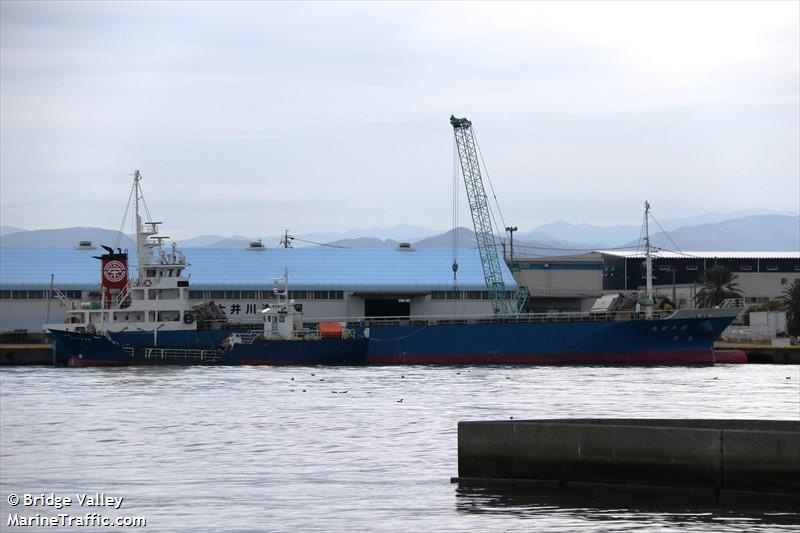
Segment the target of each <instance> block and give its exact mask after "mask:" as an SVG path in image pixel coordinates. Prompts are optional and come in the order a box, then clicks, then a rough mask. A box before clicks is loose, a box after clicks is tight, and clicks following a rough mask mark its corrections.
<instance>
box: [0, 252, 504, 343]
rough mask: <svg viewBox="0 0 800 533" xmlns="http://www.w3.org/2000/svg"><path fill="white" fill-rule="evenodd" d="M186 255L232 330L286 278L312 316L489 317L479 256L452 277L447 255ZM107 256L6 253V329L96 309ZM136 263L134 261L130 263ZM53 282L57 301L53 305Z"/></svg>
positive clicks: (2, 276)
mask: <svg viewBox="0 0 800 533" xmlns="http://www.w3.org/2000/svg"><path fill="white" fill-rule="evenodd" d="M184 252H185V254H186V258H187V261H188V263H189V267H188V268H187V269H186V271H185V275H187V276H188V277H189V288H190V292H189V297H190V299H191V300H192V301H196V302H197V303H200V302H202V301H208V300H213V301H215V302H216V303H218V304H220V306H221V307H222V309H223V310H224V311H225V313H226V314H227V316H228V318H229V319H230V320H231V321H235V322H251V321H252V322H256V321H258V320H259V314H258V313H259V311H260V310H261V309H263V308H264V307H266V304H267V303H268V302H270V301H273V300H274V295H273V288H274V281H273V280H275V279H277V278H281V277H282V276H283V274H284V271H288V275H289V290H290V297H291V298H293V299H294V300H295V301H296V303H299V304H302V305H303V311H304V313H305V315H306V317H308V318H344V317H363V316H410V317H420V316H441V315H485V314H491V312H492V306H491V302H490V300H489V296H488V293H487V292H486V287H485V283H484V280H483V269H482V266H481V261H480V256H479V254H478V251H477V250H464V251H462V252H461V253H460V254H459V257H458V263H459V268H458V272H457V277H455V279H454V276H453V270H452V263H453V255H452V252H451V251H450V250H415V249H414V248H412V247H409V246H401V247H398V248H397V249H394V250H384V249H381V250H359V249H319V248H296V249H295V248H288V249H287V248H278V249H265V248H263V247H260V248H259V247H256V248H249V249H231V248H225V249H223V248H194V249H186V250H184ZM101 253H102V250H100V251H98V250H97V249H95V247H93V246H86V245H84V246H79V247H76V248H34V247H29V248H9V247H5V248H2V249H0V331H13V330H18V329H27V330H29V331H39V330H40V329H41V325H42V324H43V323H45V321H46V320H48V317H49V321H50V322H59V321H61V320H63V318H64V314H65V312H66V310H67V309H68V307H69V305H71V302H78V301H80V302H89V301H99V299H100V261H98V260H97V259H95V258H94V257H95V256H99V255H100V254H101ZM134 256H135V254H130V256H129V260H130V261H131V262H132V263H134V262H135V257H134ZM502 268H503V278H504V280H505V283H506V287H507V289H508V291H509V293H510V294H509V296H510V297H513V296H514V294H513V293H514V292H515V291H516V290H517V284H516V282H515V280H514V278H513V277H512V275H511V272H510V271H509V270H508V268H507V267H506V266H505V264H503V265H502ZM134 269H135V264H132V265H131V270H132V271H133V270H134ZM51 275H52V280H53V287H54V289H55V290H54V293H55V296H56V297H54V298H51V299H48V298H47V296H48V293H49V288H50V283H51ZM281 288H282V285H281ZM59 295H60V296H63V297H64V298H65V299H67V300H70V301H71V302H70V303H65V302H64V301H62V300H61V299H60V298H59V297H58V296H59Z"/></svg>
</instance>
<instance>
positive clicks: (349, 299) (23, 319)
mask: <svg viewBox="0 0 800 533" xmlns="http://www.w3.org/2000/svg"><path fill="white" fill-rule="evenodd" d="M342 292H343V294H342V299H341V300H338V299H336V300H316V299H296V300H295V302H296V303H298V304H302V305H303V315H304V317H305V318H306V319H309V320H314V319H325V318H360V317H363V316H364V301H365V296H364V295H361V294H354V293H352V292H347V291H342ZM87 295H88V291H87V292H84V298H83V301H88V299H87V298H86V296H87ZM260 296H261V295H259V297H258V298H255V299H242V298H236V299H228V298H224V297H223V298H219V299H215V300H214V302H215V303H217V304H218V305H220V306H221V307H222V310H223V311H224V312H225V314H226V315H227V316H228V319H229V320H231V321H232V322H241V323H253V324H260V323H261V314H260V311H261V310H262V309H264V307H265V306H266V305H267V303H269V302H270V301H274V299H272V298H262V297H260ZM379 296H380V297H385V298H393V297H395V298H408V299H410V308H411V315H412V316H442V315H446V316H451V315H453V314H456V315H487V314H491V313H492V305H491V303H490V302H489V301H488V300H470V299H459V300H454V299H433V298H432V297H431V295H430V294H413V295H409V294H388V293H387V294H383V295H379ZM189 301H190V303H191V304H199V303H202V302H203V301H204V300H201V299H197V298H193V299H190V300H189ZM76 302H77V300H76ZM68 309H69V308H68V306H66V305H64V304H62V303H61V302H60V301H59V300H52V301H51V303H50V322H51V323H59V322H63V321H64V318H65V316H66V312H67V310H68ZM46 314H47V302H46V300H44V299H35V300H12V299H7V300H2V301H0V331H14V330H16V329H25V330H28V331H31V332H33V331H36V332H38V331H41V329H42V325H43V324H44V323H45V317H46Z"/></svg>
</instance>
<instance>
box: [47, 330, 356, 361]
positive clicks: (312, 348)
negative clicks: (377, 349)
mask: <svg viewBox="0 0 800 533" xmlns="http://www.w3.org/2000/svg"><path fill="white" fill-rule="evenodd" d="M49 335H50V337H51V338H52V339H53V341H54V344H55V351H56V361H57V362H58V363H59V364H64V365H69V366H130V365H363V364H364V361H365V355H366V350H367V339H365V338H355V339H318V340H296V341H295V340H290V341H284V340H270V341H264V340H260V341H256V342H254V343H252V344H234V345H232V346H230V347H227V348H225V349H222V348H220V347H219V346H220V343H214V344H211V345H208V346H200V345H198V344H196V343H195V344H192V345H191V346H190V347H188V346H180V345H179V344H177V339H176V338H174V337H175V336H173V339H172V340H173V341H174V342H172V343H170V344H168V345H162V344H161V343H160V342H159V345H158V346H153V345H152V342H151V343H149V344H139V345H135V344H130V343H129V344H122V343H120V342H117V341H115V339H114V336H112V335H108V336H105V335H93V334H90V333H72V332H63V331H51V332H49ZM124 338H125V339H126V340H129V341H130V340H131V337H130V335H128V336H126V337H124ZM133 340H134V341H136V340H144V339H136V338H134V339H133ZM151 340H152V338H151Z"/></svg>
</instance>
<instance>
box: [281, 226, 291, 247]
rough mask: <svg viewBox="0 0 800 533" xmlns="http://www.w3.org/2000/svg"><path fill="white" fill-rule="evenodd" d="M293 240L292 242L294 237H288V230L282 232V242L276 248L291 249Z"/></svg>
mask: <svg viewBox="0 0 800 533" xmlns="http://www.w3.org/2000/svg"><path fill="white" fill-rule="evenodd" d="M293 240H294V237H291V236H290V235H289V230H288V229H287V230H284V232H283V240H282V241H281V242H280V243H278V246H283V247H284V248H291V247H292V241H293Z"/></svg>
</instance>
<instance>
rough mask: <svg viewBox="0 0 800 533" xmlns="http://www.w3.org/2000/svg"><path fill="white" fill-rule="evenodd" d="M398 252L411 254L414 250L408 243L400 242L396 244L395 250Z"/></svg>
mask: <svg viewBox="0 0 800 533" xmlns="http://www.w3.org/2000/svg"><path fill="white" fill-rule="evenodd" d="M395 250H397V251H398V252H413V251H414V249H413V248H412V247H411V243H410V242H401V243H398V244H397V248H395Z"/></svg>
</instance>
